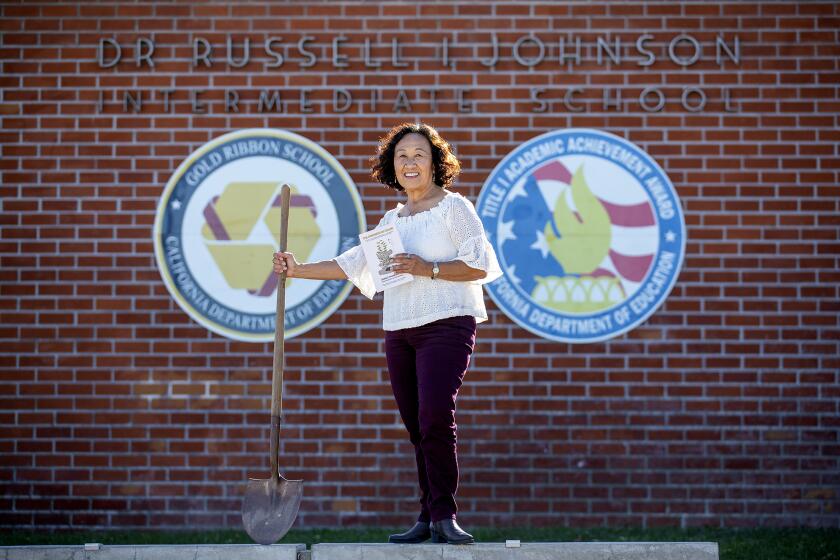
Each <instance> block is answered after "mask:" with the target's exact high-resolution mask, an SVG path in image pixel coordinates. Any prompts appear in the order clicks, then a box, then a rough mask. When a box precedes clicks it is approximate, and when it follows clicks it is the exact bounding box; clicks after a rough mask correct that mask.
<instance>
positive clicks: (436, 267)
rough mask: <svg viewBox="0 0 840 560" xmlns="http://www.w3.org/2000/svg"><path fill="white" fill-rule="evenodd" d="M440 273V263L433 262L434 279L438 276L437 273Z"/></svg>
mask: <svg viewBox="0 0 840 560" xmlns="http://www.w3.org/2000/svg"><path fill="white" fill-rule="evenodd" d="M438 274H440V267H439V266H438V263H432V280H434V279H435V278H437V275H438Z"/></svg>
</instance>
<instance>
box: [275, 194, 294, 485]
mask: <svg viewBox="0 0 840 560" xmlns="http://www.w3.org/2000/svg"><path fill="white" fill-rule="evenodd" d="M291 193H292V191H291V189H290V188H289V185H283V190H282V192H281V193H280V251H282V252H285V251H286V242H287V241H288V235H289V199H290V198H291ZM285 315H286V272H285V271H284V272H282V273H281V274H280V279H279V280H278V282H277V326H276V328H275V329H274V374H273V376H272V378H271V444H270V453H271V476H272V478H274V479H275V480H276V479H278V478H279V477H280V471H279V470H278V457H277V456H278V453H279V451H280V424H281V423H282V422H283V336H284V327H285V326H286V322H285Z"/></svg>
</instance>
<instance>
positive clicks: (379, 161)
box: [370, 122, 461, 191]
mask: <svg viewBox="0 0 840 560" xmlns="http://www.w3.org/2000/svg"><path fill="white" fill-rule="evenodd" d="M412 133H414V134H422V135H423V136H425V137H426V139H427V140H428V141H429V144H431V145H432V167H433V172H434V174H433V176H434V183H435V185H437V186H439V187H440V188H446V187H449V186H451V185H452V183H453V182H455V178H456V177H457V176H458V173H460V172H461V162H460V161H458V158H456V157H455V154H453V153H452V148H451V147H450V145H449V142H447V141H446V140H444V139H443V138H442V137H441V135H440V134H439V133H438V131H437V130H435V129H434V128H432V127H431V126H429V125H427V124H423V123H411V122H404V123H402V124H398V125H397V126H395V127H394V128H392V129H391V130H389V131H388V133H387V134H386V135H385V136H384V137H383V138H381V139H380V140H379V149H378V150H377V153H376V155H374V156H372V157H371V158H370V164H371V167H370V174H371V177H373V179H374V180H375V181H378V182H380V183H382V184H383V185H385V186H386V187H390V188H392V189H395V190H398V191H402V190H405V189H403V188H402V186H401V185H400V183H399V181H397V173H396V171H395V170H394V150H395V149H396V147H397V143H398V142H399V141H400V140H402V138H403V137H404V136H405V135H406V134H412Z"/></svg>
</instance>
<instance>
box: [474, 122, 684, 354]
mask: <svg viewBox="0 0 840 560" xmlns="http://www.w3.org/2000/svg"><path fill="white" fill-rule="evenodd" d="M476 210H477V211H478V214H479V216H480V217H481V219H482V222H483V223H484V227H485V229H486V230H487V233H488V235H489V237H490V242H491V243H492V244H493V248H494V249H495V251H496V254H497V255H498V256H499V262H500V264H501V266H502V269H503V270H504V272H505V274H504V276H502V277H501V278H499V279H498V280H496V281H495V282H492V283H490V284H489V285H488V286H486V288H487V291H488V293H489V294H490V297H491V298H492V299H493V301H494V302H496V305H497V306H498V307H499V309H501V310H502V312H504V313H505V314H506V315H507V316H508V317H510V319H511V320H513V321H514V322H516V323H517V324H519V325H520V326H521V327H523V328H525V329H527V330H529V331H531V332H532V333H534V334H537V335H539V336H541V337H543V338H547V339H551V340H557V341H561V342H572V343H584V342H596V341H601V340H607V339H609V338H612V337H615V336H618V335H621V334H623V333H625V332H628V331H630V330H632V329H633V328H635V327H636V326H637V325H639V324H641V323H642V322H644V321H645V320H646V319H647V318H648V317H649V316H650V315H651V314H653V313H654V311H656V309H657V308H658V307H659V306H660V305H661V304H662V303H663V302H664V300H665V298H666V297H667V295H668V293H669V292H670V291H671V289H672V288H673V286H674V283H675V282H676V279H677V276H678V273H679V271H680V268H681V266H682V262H683V257H684V255H685V241H686V239H685V231H686V230H685V221H684V219H683V213H682V207H681V206H680V201H679V199H678V198H677V193H676V191H675V189H674V186H673V185H672V184H671V181H670V179H669V178H668V176H667V175H666V174H665V172H664V171H663V170H662V168H661V167H660V166H659V165H658V164H657V163H656V161H654V160H653V158H651V157H650V156H649V155H648V154H646V153H645V152H644V151H642V150H641V149H640V148H639V147H638V146H636V145H635V144H633V143H631V142H628V141H627V140H625V139H623V138H620V137H618V136H615V135H613V134H609V133H607V132H602V131H598V130H589V129H566V130H558V131H554V132H549V133H546V134H543V135H541V136H538V137H536V138H533V139H532V140H530V141H528V142H526V143H524V144H523V145H521V146H519V147H518V148H516V149H515V150H514V151H513V152H511V153H510V154H508V155H507V156H506V157H505V158H504V159H503V160H502V161H501V162H500V163H499V165H497V166H496V168H495V169H494V170H493V172H492V173H491V174H490V177H489V178H488V179H487V181H486V182H485V184H484V186H483V188H482V190H481V194H480V195H479V198H478V202H477V204H476Z"/></svg>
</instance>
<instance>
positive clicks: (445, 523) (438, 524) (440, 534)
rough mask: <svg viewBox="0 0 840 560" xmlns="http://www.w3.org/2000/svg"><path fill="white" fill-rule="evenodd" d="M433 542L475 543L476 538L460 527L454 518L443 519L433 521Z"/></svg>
mask: <svg viewBox="0 0 840 560" xmlns="http://www.w3.org/2000/svg"><path fill="white" fill-rule="evenodd" d="M432 542H434V543H449V544H475V539H474V538H473V536H472V535H470V534H469V533H467V532H465V531H464V530H463V529H461V528H460V527H458V524H457V523H456V522H455V520H454V519H441V520H440V521H435V522H434V523H432Z"/></svg>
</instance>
